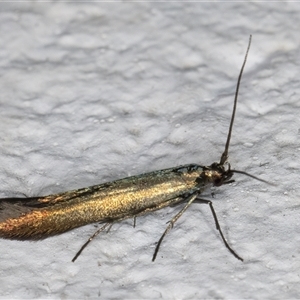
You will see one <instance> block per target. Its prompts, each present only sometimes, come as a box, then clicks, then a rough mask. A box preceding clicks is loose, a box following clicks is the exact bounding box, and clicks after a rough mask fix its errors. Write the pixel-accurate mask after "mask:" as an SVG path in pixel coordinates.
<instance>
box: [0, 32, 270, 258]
mask: <svg viewBox="0 0 300 300" xmlns="http://www.w3.org/2000/svg"><path fill="white" fill-rule="evenodd" d="M250 44H251V36H250V38H249V44H248V48H247V51H246V54H245V58H244V62H243V65H242V68H241V70H240V74H239V77H238V81H237V86H236V92H235V98H234V105H233V111H232V116H231V121H230V126H229V132H228V135H227V141H226V144H225V150H224V152H223V154H222V156H221V159H220V162H214V163H213V164H211V165H210V166H201V165H197V164H188V165H182V166H178V167H174V168H169V169H165V170H159V171H154V172H150V173H145V174H142V175H138V176H131V177H128V178H124V179H120V180H116V181H113V182H107V183H103V184H100V185H95V186H91V187H87V188H81V189H78V190H73V191H68V192H63V193H59V194H54V195H49V196H41V197H30V198H3V199H0V237H1V238H5V239H15V240H39V239H44V238H47V237H49V236H53V235H57V234H61V233H63V232H66V231H68V230H71V229H73V228H76V227H80V226H83V225H87V224H90V223H102V224H104V225H103V226H102V227H101V228H100V229H98V230H97V231H96V232H95V233H94V235H92V236H91V237H90V238H89V239H88V241H87V242H86V243H85V244H84V245H83V246H82V247H81V249H80V250H79V251H78V252H77V254H76V255H75V257H74V258H73V260H72V261H73V262H74V261H75V260H76V259H77V258H78V256H79V255H80V254H81V252H82V251H83V249H84V248H85V247H86V246H87V245H88V243H89V242H90V241H92V239H93V238H94V237H95V236H97V235H98V234H99V233H100V232H101V231H103V230H105V229H109V228H110V227H111V226H112V224H113V223H115V222H119V221H121V220H124V219H127V218H134V219H135V218H136V217H137V216H141V215H144V214H146V213H149V212H152V211H155V210H159V209H162V208H164V207H167V206H174V205H178V204H183V208H182V209H181V210H180V211H179V213H177V214H176V215H175V216H174V217H173V218H172V219H171V221H170V222H169V224H168V226H167V228H166V230H165V231H164V233H163V234H162V236H161V238H160V239H159V241H158V243H157V245H156V248H155V251H154V254H153V257H152V261H154V260H155V258H156V256H157V253H158V250H159V248H160V245H161V243H162V241H163V239H164V237H165V235H166V234H167V233H168V232H169V230H170V229H171V228H172V227H173V226H174V224H175V223H176V221H177V220H178V219H179V218H180V217H181V215H182V214H183V213H184V212H185V211H186V210H187V209H188V207H189V206H190V205H191V204H192V203H194V202H196V203H205V204H208V205H209V207H210V210H211V212H212V215H213V218H214V222H215V225H216V229H217V230H218V231H219V233H220V235H221V238H222V240H223V242H224V244H225V246H226V248H227V249H228V250H229V251H230V252H231V253H232V254H233V255H234V256H235V257H236V258H237V259H239V260H241V261H243V259H242V258H241V257H240V256H239V255H238V254H237V253H236V252H235V251H234V250H233V249H232V248H231V247H230V246H229V244H228V243H227V241H226V239H225V238H224V235H223V232H222V230H221V227H220V225H219V221H218V218H217V215H216V212H215V210H214V207H213V204H212V202H211V201H210V200H205V199H201V198H200V197H199V196H200V194H201V193H202V192H203V191H204V190H205V189H207V188H208V187H209V186H211V185H213V186H221V185H223V184H228V183H231V182H234V180H232V179H231V177H232V176H233V174H234V173H240V174H244V175H247V176H250V177H252V178H254V179H257V180H260V181H263V182H266V181H264V180H262V179H259V178H257V177H255V176H253V175H250V174H248V173H246V172H243V171H238V170H233V169H231V167H230V164H229V163H228V162H227V159H228V149H229V144H230V138H231V132H232V127H233V122H234V117H235V111H236V106H237V98H238V92H239V86H240V82H241V77H242V74H243V70H244V67H245V64H246V60H247V56H248V52H249V48H250Z"/></svg>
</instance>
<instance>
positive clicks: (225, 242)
mask: <svg viewBox="0 0 300 300" xmlns="http://www.w3.org/2000/svg"><path fill="white" fill-rule="evenodd" d="M194 203H204V204H208V205H209V207H210V210H211V212H212V215H213V217H214V220H215V224H216V229H217V230H218V231H219V233H220V235H221V237H222V240H223V242H224V244H225V246H226V248H227V249H228V250H229V251H230V252H231V253H232V254H233V255H234V256H235V257H236V258H237V259H239V260H241V261H244V260H243V259H242V258H241V257H240V256H238V255H237V254H236V253H235V251H234V250H233V249H232V248H231V247H230V246H229V244H228V243H227V241H226V240H225V238H224V235H223V232H222V230H221V227H220V224H219V221H218V218H217V214H216V212H215V209H214V207H213V204H212V202H211V201H209V200H205V199H199V198H197V199H195V200H194Z"/></svg>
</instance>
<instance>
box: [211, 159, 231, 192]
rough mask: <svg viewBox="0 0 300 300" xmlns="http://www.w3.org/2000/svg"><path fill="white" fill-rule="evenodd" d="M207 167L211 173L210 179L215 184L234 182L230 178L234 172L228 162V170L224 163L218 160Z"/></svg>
mask: <svg viewBox="0 0 300 300" xmlns="http://www.w3.org/2000/svg"><path fill="white" fill-rule="evenodd" d="M205 168H206V170H207V171H208V172H209V173H210V181H211V182H212V184H213V185H214V186H221V185H223V184H228V183H232V182H234V180H230V179H231V177H232V176H233V172H231V170H230V164H228V169H227V170H226V169H225V167H224V165H223V164H220V163H217V162H215V163H213V164H211V165H210V166H209V167H205Z"/></svg>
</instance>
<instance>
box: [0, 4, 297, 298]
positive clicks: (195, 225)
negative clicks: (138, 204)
mask: <svg viewBox="0 0 300 300" xmlns="http://www.w3.org/2000/svg"><path fill="white" fill-rule="evenodd" d="M299 13H300V6H299V3H270V4H268V3H249V2H247V3H226V2H223V3H73V4H72V3H50V2H48V3H36V2H26V3H1V4H0V37H1V48H0V66H1V67H0V91H1V97H0V103H1V105H0V128H1V129H0V153H1V155H0V165H1V172H0V182H1V185H0V189H1V196H2V197H9V196H16V195H17V196H22V195H24V194H25V195H27V196H37V195H47V194H50V193H56V192H60V191H65V190H71V189H76V188H80V187H84V186H90V185H94V184H99V183H101V182H105V181H110V180H114V179H118V178H122V177H126V176H129V175H134V174H139V173H144V172H147V171H152V170H156V169H163V168H168V167H172V166H177V165H180V164H186V163H199V164H211V163H212V162H213V161H218V160H219V158H220V155H221V152H222V151H223V148H224V143H225V139H226V133H227V130H228V125H229V119H230V114H231V108H232V102H233V94H234V90H235V85H236V80H237V76H238V73H239V70H240V67H241V64H242V61H243V57H244V54H245V50H246V47H247V43H248V37H249V34H253V42H252V47H251V50H250V54H249V59H248V62H247V65H246V68H245V74H244V77H243V80H242V85H241V91H240V98H239V105H238V111H237V116H236V123H235V127H234V132H233V136H232V143H231V148H230V161H231V164H232V166H233V168H236V169H240V170H245V171H247V172H249V173H251V174H254V175H256V176H261V177H262V178H265V179H267V180H270V181H272V182H275V183H277V184H278V186H276V187H272V186H268V185H265V184H262V183H260V182H257V181H255V180H252V179H251V178H247V177H245V176H242V175H241V176H238V175H236V176H235V178H236V180H237V181H236V183H235V184H232V185H231V186H223V187H221V188H219V189H217V190H215V197H214V198H213V201H214V206H215V209H216V211H217V213H218V216H219V219H220V223H221V226H222V228H223V231H224V234H225V236H226V238H227V239H228V241H229V243H230V244H231V245H232V247H233V248H234V249H235V250H236V251H237V252H238V253H239V255H241V256H242V257H243V258H244V259H245V262H244V263H242V262H240V261H238V260H237V259H235V258H234V257H233V256H232V255H231V254H230V253H229V252H228V250H227V249H226V248H225V247H224V245H223V243H222V241H221V239H220V237H219V235H218V232H217V231H216V230H215V228H214V222H213V219H212V216H211V213H210V210H209V207H206V206H205V205H197V204H195V205H193V206H192V207H191V208H190V209H189V211H187V212H186V213H185V214H184V215H183V216H182V218H181V219H180V220H179V221H178V223H177V224H176V226H175V228H174V229H173V230H172V231H171V232H170V234H169V235H168V236H167V237H166V239H165V241H164V243H163V244H162V247H161V251H160V252H159V255H158V257H157V260H156V262H155V263H152V262H151V257H152V254H153V251H154V248H155V242H157V240H158V239H159V237H160V235H161V233H162V232H163V230H164V229H165V226H166V224H165V223H166V222H167V221H168V220H169V219H170V218H171V217H172V216H173V215H174V214H175V213H176V211H178V208H176V209H174V208H168V209H165V210H163V211H159V212H156V213H153V214H151V215H148V216H145V217H141V218H139V219H138V220H137V227H136V228H133V227H132V220H128V221H124V222H122V223H120V224H117V225H115V226H113V228H112V230H111V231H110V232H109V233H108V234H102V235H100V236H98V238H97V239H96V240H94V241H93V242H92V243H91V244H90V245H89V246H88V248H87V249H86V250H85V251H84V252H83V254H82V255H81V256H80V257H79V259H78V260H77V262H76V263H71V259H72V257H73V256H74V254H75V253H76V251H77V250H78V249H79V248H80V247H81V245H82V244H83V243H84V242H85V241H86V239H87V238H88V237H89V235H91V234H92V233H93V232H94V230H95V227H94V225H90V226H86V227H83V228H79V229H77V230H74V231H71V232H69V233H65V234H63V235H61V236H57V237H53V238H49V239H47V240H44V241H40V242H17V241H7V240H1V248H0V255H1V259H0V274H1V275H0V291H1V292H0V293H1V298H2V299H6V298H28V299H29V298H43V299H45V298H48V299H50V298H66V299H71V298H97V297H98V296H102V297H103V298H136V299H138V298H148V299H149V298H159V297H162V298H168V299H187V298H225V299H229V298H230V299H241V298H243V299H246V298H247V299H248V298H253V299H262V298H264V299H271V298H272V299H283V298H285V299H287V298H289V299H291V298H298V297H299V292H300V287H299V270H300V262H299V243H300V238H299V222H300V217H299V207H300V206H299V203H300V198H299V161H300V151H299V150H300V146H299V131H300V129H299V128H300V121H299V109H300V107H299V106H300V101H299V97H300V96H299V93H300V83H299V78H300V67H299V65H300V64H299V58H300V51H299V46H300V39H299V28H300V19H299ZM204 196H205V197H206V198H207V199H211V190H208V191H207V193H206V195H204Z"/></svg>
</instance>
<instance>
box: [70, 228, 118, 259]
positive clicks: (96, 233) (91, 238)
mask: <svg viewBox="0 0 300 300" xmlns="http://www.w3.org/2000/svg"><path fill="white" fill-rule="evenodd" d="M112 225H113V222H109V223H105V224H104V225H103V226H102V227H101V228H99V229H98V230H97V231H96V232H95V233H94V234H93V235H91V236H90V238H89V239H88V240H87V241H86V242H85V243H84V244H83V245H82V247H81V248H80V250H79V251H78V252H77V253H76V255H75V256H74V258H73V259H72V262H74V261H75V260H76V259H77V258H78V256H79V255H80V254H81V252H82V251H83V250H84V248H85V247H86V246H87V245H88V244H89V243H90V242H91V241H92V240H93V239H94V238H95V237H96V236H97V235H98V234H99V233H100V232H102V231H104V230H105V229H106V228H107V232H108V231H109V230H110V229H111V227H112Z"/></svg>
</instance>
